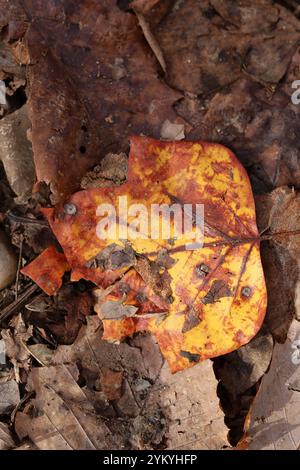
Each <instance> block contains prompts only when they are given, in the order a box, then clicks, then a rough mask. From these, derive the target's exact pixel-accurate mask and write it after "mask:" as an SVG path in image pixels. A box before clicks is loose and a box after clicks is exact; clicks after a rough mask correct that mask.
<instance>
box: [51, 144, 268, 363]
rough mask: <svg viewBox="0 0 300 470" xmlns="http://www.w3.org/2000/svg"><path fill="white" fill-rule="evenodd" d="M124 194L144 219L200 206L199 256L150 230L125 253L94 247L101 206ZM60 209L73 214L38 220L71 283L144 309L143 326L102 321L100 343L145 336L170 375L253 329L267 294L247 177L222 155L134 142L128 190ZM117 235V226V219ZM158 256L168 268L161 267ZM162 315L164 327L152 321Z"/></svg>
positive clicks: (234, 344)
mask: <svg viewBox="0 0 300 470" xmlns="http://www.w3.org/2000/svg"><path fill="white" fill-rule="evenodd" d="M142 175H143V176H142ZM184 181H186V184H183V182H184ZM124 195H126V196H127V203H128V205H129V204H132V203H143V204H144V205H145V206H146V208H147V209H148V213H150V212H151V205H152V204H163V203H165V204H168V205H171V204H174V203H176V204H178V206H179V207H181V208H182V207H183V205H184V204H200V203H201V204H204V207H205V215H204V219H205V229H204V231H205V233H204V245H203V248H201V249H199V246H197V245H196V247H195V246H194V245H191V240H190V238H188V236H187V235H185V236H183V237H182V239H180V240H178V239H168V240H165V239H162V236H161V234H159V235H158V238H157V239H153V237H152V238H150V231H149V230H150V229H149V227H148V225H147V224H146V225H145V224H144V225H143V227H142V231H144V233H145V234H146V238H145V239H141V238H140V237H138V238H137V239H134V240H129V242H130V243H129V242H127V243H125V245H124V244H123V243H122V242H121V241H120V240H119V239H117V238H113V239H112V238H110V239H103V238H99V237H98V236H97V224H98V222H99V216H97V208H98V206H99V204H102V203H109V204H112V205H113V206H114V207H115V208H118V201H119V199H118V197H122V196H124ZM67 205H68V207H70V208H72V209H73V210H72V213H69V214H68V213H66V210H65V206H64V207H61V206H58V207H57V208H56V209H55V210H54V209H44V213H45V214H46V216H47V218H48V220H49V223H50V225H51V227H52V229H53V231H54V233H55V235H56V237H57V238H58V240H59V242H60V244H61V246H62V247H63V249H64V253H65V255H66V258H67V260H68V262H69V264H70V266H71V267H72V279H73V280H77V279H79V278H81V277H84V278H85V279H89V280H91V281H93V282H94V283H95V284H97V285H99V286H102V287H104V288H105V287H107V286H109V285H111V284H114V291H113V292H111V293H110V294H109V295H108V300H109V296H110V295H113V297H114V299H115V300H121V299H124V301H123V303H124V304H126V302H127V303H128V304H129V305H134V306H137V307H139V308H141V311H139V310H138V311H137V314H138V313H143V316H141V317H140V318H126V319H125V320H116V319H114V320H104V329H105V332H104V338H105V339H108V340H110V341H116V340H120V339H122V337H124V336H126V335H128V334H129V335H130V334H132V333H134V332H135V331H140V330H150V331H152V332H154V333H155V334H156V337H157V340H158V343H159V345H160V347H161V350H162V352H163V354H164V356H165V357H166V358H167V360H168V362H169V364H170V367H171V369H172V370H173V371H177V370H180V369H183V368H185V367H188V366H191V365H194V364H195V363H196V362H198V361H199V360H203V359H206V358H209V357H214V356H218V355H221V354H225V353H227V352H230V351H232V350H234V349H236V348H238V347H240V346H241V345H242V344H245V343H247V342H248V341H249V340H250V339H251V338H252V337H253V336H254V335H255V334H256V333H257V331H258V330H259V328H260V326H261V323H262V320H263V318H264V314H265V308H266V289H265V282H264V276H263V271H262V266H261V261H260V254H259V237H258V231H257V227H256V222H255V208H254V202H253V197H252V193H251V188H250V184H249V181H248V177H247V174H246V172H245V170H244V169H243V168H242V166H241V165H240V164H239V162H238V160H237V159H236V157H235V156H234V155H233V154H232V153H231V152H230V151H229V150H228V149H226V148H225V147H223V146H221V145H218V144H208V143H205V142H194V143H192V142H176V143H173V142H171V143H170V142H159V141H155V140H153V139H149V138H143V137H134V138H132V140H131V153H130V159H129V175H128V182H127V183H125V184H124V185H122V186H119V187H109V188H98V189H94V190H87V191H82V192H79V193H76V194H74V195H73V196H72V197H71V198H70V199H69V200H68V202H67ZM189 217H190V218H191V220H192V221H193V219H192V214H190V215H189ZM131 220H132V219H131ZM159 221H161V218H158V219H156V221H155V222H154V224H155V223H156V224H158V223H159ZM139 223H143V221H142V222H141V221H139ZM121 226H123V227H124V221H122V220H121V221H120V220H119V224H118V227H121ZM173 229H174V227H173ZM196 230H198V228H196ZM173 233H174V232H173ZM197 233H198V235H199V231H198V232H197ZM120 238H122V237H120ZM162 249H165V250H166V251H167V254H168V255H169V256H170V257H171V259H172V260H173V264H172V266H170V265H169V267H166V266H159V263H158V262H157V260H156V259H157V257H158V255H159V253H160V252H161V250H162ZM125 273H126V274H125ZM124 274H125V276H124V277H122V276H123V275H124ZM119 279H120V280H119ZM116 281H117V282H116ZM141 294H142V295H141ZM145 302H146V303H147V302H148V303H150V304H151V309H148V308H145V305H144V304H145ZM148 307H149V305H148ZM166 312H167V313H168V315H167V317H166V318H165V319H162V318H160V317H159V318H157V316H156V315H153V316H152V315H151V313H166ZM147 313H149V315H148V316H147V318H145V314H147Z"/></svg>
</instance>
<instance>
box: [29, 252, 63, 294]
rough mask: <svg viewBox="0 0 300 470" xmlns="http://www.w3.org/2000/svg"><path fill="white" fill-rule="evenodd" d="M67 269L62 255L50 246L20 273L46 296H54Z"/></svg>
mask: <svg viewBox="0 0 300 470" xmlns="http://www.w3.org/2000/svg"><path fill="white" fill-rule="evenodd" d="M69 269H70V267H69V264H68V262H67V260H66V258H65V256H64V254H63V253H59V252H58V251H57V250H56V248H55V246H50V247H49V248H46V250H44V251H43V252H42V253H41V254H40V255H39V256H38V257H37V258H35V259H34V261H32V262H31V263H30V264H28V265H27V266H25V268H23V269H21V273H22V274H24V275H25V276H28V277H30V279H32V280H33V281H34V282H35V283H36V284H37V285H38V286H39V287H40V288H41V289H43V291H44V292H46V294H48V295H56V294H57V292H58V291H59V289H60V288H61V286H62V277H63V275H64V273H65V272H66V271H69Z"/></svg>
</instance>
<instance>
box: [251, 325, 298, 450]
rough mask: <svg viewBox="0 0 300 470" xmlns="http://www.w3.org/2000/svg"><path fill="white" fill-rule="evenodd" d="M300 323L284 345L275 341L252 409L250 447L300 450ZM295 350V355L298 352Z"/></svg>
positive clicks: (293, 329)
mask: <svg viewBox="0 0 300 470" xmlns="http://www.w3.org/2000/svg"><path fill="white" fill-rule="evenodd" d="M299 325H300V324H299V322H297V321H296V320H294V321H293V323H292V325H291V328H290V330H289V333H288V339H287V341H286V343H285V344H276V346H275V348H274V354H273V358H272V363H271V367H270V370H269V372H268V373H267V374H266V375H265V376H264V377H263V379H262V383H261V386H260V389H259V391H258V394H257V396H256V398H255V400H254V403H253V406H252V408H251V410H250V415H249V420H248V426H247V428H248V431H247V438H246V441H248V442H249V449H251V450H267V449H268V450H297V449H299V446H300V417H299V406H300V393H299V392H300V369H299V361H297V360H295V359H296V354H298V356H299V350H297V349H296V348H297V346H296V348H295V347H294V345H296V342H297V341H299V338H300V326H299ZM295 351H296V354H295Z"/></svg>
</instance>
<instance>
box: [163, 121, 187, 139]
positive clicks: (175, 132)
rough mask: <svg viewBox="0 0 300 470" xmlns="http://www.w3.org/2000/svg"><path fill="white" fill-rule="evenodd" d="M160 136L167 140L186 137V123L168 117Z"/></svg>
mask: <svg viewBox="0 0 300 470" xmlns="http://www.w3.org/2000/svg"><path fill="white" fill-rule="evenodd" d="M160 136H161V138H162V139H165V140H182V139H184V137H185V135H184V125H183V124H176V123H174V122H170V121H169V120H168V119H167V120H166V121H165V122H164V123H163V125H162V128H161V133H160Z"/></svg>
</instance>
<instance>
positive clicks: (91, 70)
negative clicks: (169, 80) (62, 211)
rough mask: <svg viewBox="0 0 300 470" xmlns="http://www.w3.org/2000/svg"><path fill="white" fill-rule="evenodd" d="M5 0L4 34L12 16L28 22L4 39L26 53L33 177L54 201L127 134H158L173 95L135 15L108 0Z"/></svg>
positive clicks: (122, 146) (123, 146) (123, 145)
mask: <svg viewBox="0 0 300 470" xmlns="http://www.w3.org/2000/svg"><path fill="white" fill-rule="evenodd" d="M11 3H12V5H14V7H15V9H16V12H17V13H15V11H14V9H13V13H14V16H13V17H12V18H11V23H10V24H9V29H8V31H9V33H10V32H11V31H13V30H14V28H13V26H14V19H15V18H16V16H17V15H18V16H21V17H24V16H25V18H26V25H27V26H28V28H27V32H26V34H25V36H22V35H24V31H21V32H20V35H19V37H16V38H15V37H14V36H13V35H12V34H13V33H11V35H9V34H8V37H7V40H8V41H10V42H11V43H13V42H14V41H15V40H18V41H19V42H20V39H21V41H23V43H25V45H26V47H27V50H28V53H29V62H30V65H28V81H29V83H28V85H29V86H28V90H29V93H28V94H29V99H28V102H29V111H30V119H31V123H32V134H31V138H32V146H33V152H34V159H35V165H36V172H37V178H38V180H39V181H46V182H48V183H51V187H52V191H53V192H54V199H55V200H58V199H61V198H64V197H65V196H66V195H69V194H70V193H72V192H73V191H74V190H75V189H79V187H80V181H81V178H82V177H83V176H84V174H85V172H86V171H87V170H89V169H91V168H92V167H93V165H95V164H96V163H99V162H100V160H101V158H102V157H104V155H105V154H106V153H107V152H109V151H113V152H117V151H124V150H127V148H128V139H127V136H128V134H131V133H132V132H135V133H144V134H150V135H153V136H156V137H159V136H160V130H161V126H162V124H163V122H164V121H165V120H166V119H171V120H172V121H173V120H175V119H176V117H177V116H176V114H175V112H174V111H173V109H172V105H173V103H174V102H175V101H176V100H177V99H179V98H180V97H181V94H180V93H178V92H176V91H174V90H172V89H171V88H169V87H168V86H167V85H166V84H164V83H163V82H162V81H161V80H160V79H159V77H158V72H159V70H160V69H159V65H158V64H157V62H156V59H155V57H154V56H153V55H152V54H151V52H150V49H149V48H148V46H147V44H146V42H145V40H144V37H143V33H142V31H141V29H140V27H139V25H138V21H137V19H136V17H135V15H133V14H132V13H125V12H123V11H121V10H120V9H119V8H118V6H117V2H116V1H115V0H104V1H101V2H97V1H95V0H84V1H81V2H80V3H78V4H76V6H75V4H74V2H73V1H71V0H59V1H55V2H53V1H50V2H47V3H41V2H40V1H39V0H26V1H24V2H19V1H17V0H13V1H12V2H11ZM17 7H18V8H17ZM8 21H9V16H8V17H6V18H4V19H2V25H3V24H6V22H8ZM13 32H14V31H13ZM20 36H21V38H20Z"/></svg>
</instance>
